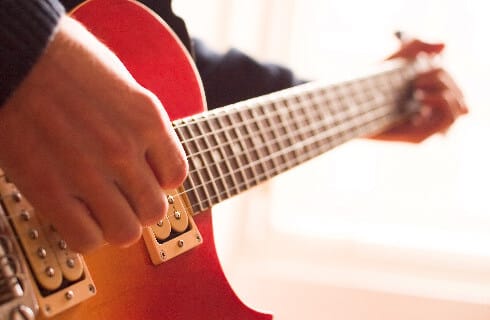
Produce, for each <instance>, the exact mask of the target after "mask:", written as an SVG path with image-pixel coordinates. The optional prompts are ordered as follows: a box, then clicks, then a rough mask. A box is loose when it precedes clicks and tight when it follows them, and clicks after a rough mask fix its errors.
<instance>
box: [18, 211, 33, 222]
mask: <svg viewBox="0 0 490 320" xmlns="http://www.w3.org/2000/svg"><path fill="white" fill-rule="evenodd" d="M20 217H21V218H22V220H24V221H29V220H30V219H31V214H30V213H29V211H27V210H26V209H22V210H21V211H20Z"/></svg>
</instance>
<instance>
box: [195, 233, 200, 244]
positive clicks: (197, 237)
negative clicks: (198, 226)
mask: <svg viewBox="0 0 490 320" xmlns="http://www.w3.org/2000/svg"><path fill="white" fill-rule="evenodd" d="M196 240H197V241H199V242H201V235H199V234H196Z"/></svg>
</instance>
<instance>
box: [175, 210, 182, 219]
mask: <svg viewBox="0 0 490 320" xmlns="http://www.w3.org/2000/svg"><path fill="white" fill-rule="evenodd" d="M174 217H175V219H177V220H180V218H181V217H182V216H181V214H180V212H179V211H175V212H174Z"/></svg>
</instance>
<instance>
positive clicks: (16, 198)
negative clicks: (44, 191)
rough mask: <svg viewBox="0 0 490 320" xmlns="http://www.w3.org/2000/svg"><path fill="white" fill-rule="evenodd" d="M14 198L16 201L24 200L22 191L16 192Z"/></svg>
mask: <svg viewBox="0 0 490 320" xmlns="http://www.w3.org/2000/svg"><path fill="white" fill-rule="evenodd" d="M12 199H14V201H15V202H20V201H21V200H22V195H21V194H20V192H15V193H14V194H12Z"/></svg>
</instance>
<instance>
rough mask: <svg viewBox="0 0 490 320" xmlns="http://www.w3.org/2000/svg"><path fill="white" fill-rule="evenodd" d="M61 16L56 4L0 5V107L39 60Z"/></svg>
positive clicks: (21, 1) (6, 1)
mask: <svg viewBox="0 0 490 320" xmlns="http://www.w3.org/2000/svg"><path fill="white" fill-rule="evenodd" d="M63 14H64V9H63V6H62V5H61V4H60V3H59V2H58V1H57V0H2V1H0V43H1V44H2V46H1V48H0V75H1V77H0V106H1V105H3V104H4V103H5V101H6V100H7V99H8V97H9V96H10V95H11V94H12V92H13V91H14V90H15V89H16V88H17V87H18V85H19V84H20V83H21V82H22V80H23V79H24V78H25V77H26V75H27V74H28V73H29V71H30V70H31V68H32V66H33V65H34V64H35V63H36V61H37V60H38V59H39V57H40V56H41V54H42V53H43V51H44V50H45V48H46V46H47V44H48V43H49V41H50V39H51V38H52V36H53V34H54V31H55V29H56V27H57V25H58V22H59V19H60V17H61V16H62V15H63Z"/></svg>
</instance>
